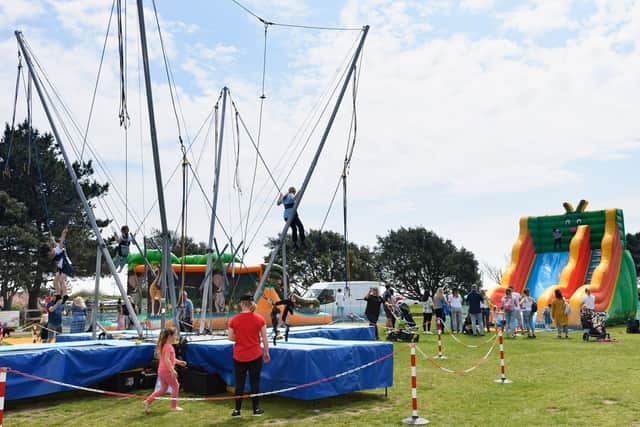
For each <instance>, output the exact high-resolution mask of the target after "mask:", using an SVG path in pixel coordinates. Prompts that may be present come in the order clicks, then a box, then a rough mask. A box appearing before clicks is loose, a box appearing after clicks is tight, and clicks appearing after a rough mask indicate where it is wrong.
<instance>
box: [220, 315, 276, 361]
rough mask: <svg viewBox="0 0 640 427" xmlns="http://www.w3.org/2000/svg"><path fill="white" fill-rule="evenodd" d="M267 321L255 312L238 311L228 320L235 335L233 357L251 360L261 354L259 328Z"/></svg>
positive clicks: (238, 359)
mask: <svg viewBox="0 0 640 427" xmlns="http://www.w3.org/2000/svg"><path fill="white" fill-rule="evenodd" d="M266 324H267V323H266V322H265V321H264V318H263V317H262V316H260V315H259V314H257V313H251V312H249V313H239V314H236V315H235V316H234V317H233V319H231V321H230V322H229V328H231V329H233V332H234V333H235V336H236V344H235V345H234V346H233V358H234V359H235V360H237V361H238V362H251V361H252V360H256V359H257V358H258V357H260V356H262V348H261V347H260V330H261V329H262V327H263V326H265V325H266Z"/></svg>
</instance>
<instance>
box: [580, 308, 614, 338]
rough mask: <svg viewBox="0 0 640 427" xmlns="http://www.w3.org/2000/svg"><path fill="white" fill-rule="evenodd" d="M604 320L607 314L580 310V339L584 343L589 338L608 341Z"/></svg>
mask: <svg viewBox="0 0 640 427" xmlns="http://www.w3.org/2000/svg"><path fill="white" fill-rule="evenodd" d="M606 320H607V313H603V312H597V311H593V310H582V312H581V313H580V323H582V329H584V333H583V334H582V339H583V340H584V341H589V339H590V338H595V339H609V338H610V336H609V334H608V333H607V328H606V327H605V322H606Z"/></svg>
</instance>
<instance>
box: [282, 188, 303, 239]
mask: <svg viewBox="0 0 640 427" xmlns="http://www.w3.org/2000/svg"><path fill="white" fill-rule="evenodd" d="M296 200H297V196H296V189H295V187H289V192H288V193H287V194H280V197H279V198H278V206H280V205H282V204H284V220H285V221H288V220H289V218H290V217H291V215H294V217H293V220H292V221H291V237H292V239H293V246H294V247H295V248H296V249H297V248H299V246H298V233H300V242H301V243H302V246H305V242H304V240H305V235H304V226H303V225H302V221H300V218H299V217H298V214H297V213H295V214H294V213H293V206H294V205H295V203H296Z"/></svg>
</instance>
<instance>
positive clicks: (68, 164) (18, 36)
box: [15, 31, 142, 338]
mask: <svg viewBox="0 0 640 427" xmlns="http://www.w3.org/2000/svg"><path fill="white" fill-rule="evenodd" d="M15 35H16V39H17V40H18V45H19V46H20V49H21V50H22V54H23V56H24V59H25V62H26V63H27V66H28V67H29V74H30V75H31V78H32V80H33V84H34V85H35V87H36V91H37V92H38V96H39V97H40V102H41V103H42V108H43V109H44V112H45V114H46V116H47V119H48V120H49V125H50V126H51V131H52V132H53V135H54V137H55V138H56V141H57V142H58V147H59V148H60V153H61V154H62V158H63V159H64V163H65V165H66V167H67V171H68V172H69V176H70V177H71V180H72V181H73V186H74V188H75V190H76V193H77V194H78V197H79V198H80V201H81V202H82V206H83V208H84V211H85V213H86V214H87V219H88V220H89V224H90V225H91V228H92V229H93V233H94V234H95V236H96V240H97V241H98V249H99V250H100V251H101V252H102V255H103V256H104V258H105V260H106V261H107V266H108V267H109V271H110V272H111V274H112V275H113V277H114V279H115V280H116V284H117V285H118V289H119V290H120V294H121V295H122V298H123V299H124V302H125V305H126V306H127V310H129V313H134V311H133V307H132V306H131V303H130V302H129V299H128V298H127V293H126V289H125V288H124V286H122V282H121V281H120V277H119V276H118V272H117V271H116V266H115V265H114V264H113V260H112V259H111V255H110V254H109V251H108V250H107V245H106V244H105V242H104V239H103V238H102V235H101V234H100V229H99V228H98V224H97V223H96V217H95V215H94V214H93V209H92V208H91V206H90V205H89V202H88V201H87V197H86V196H85V195H84V191H83V190H82V186H81V185H80V182H79V181H78V177H77V175H76V172H75V170H74V169H73V165H72V164H71V160H70V159H69V156H68V155H67V150H66V149H65V147H64V144H63V143H62V138H60V134H59V133H58V128H57V127H56V124H55V121H54V120H53V117H52V116H51V112H50V111H49V106H48V105H47V102H46V97H45V95H44V92H43V90H42V87H41V86H40V80H39V79H38V76H37V75H36V73H35V71H34V69H33V64H32V62H31V56H29V52H28V50H27V48H26V46H25V44H24V40H23V38H22V32H20V31H16V32H15ZM132 321H133V323H134V325H135V327H136V330H137V331H138V334H139V336H140V338H142V327H141V326H140V322H139V321H138V318H137V317H136V316H135V314H134V315H133V316H132Z"/></svg>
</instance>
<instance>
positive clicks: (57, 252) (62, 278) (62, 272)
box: [40, 227, 74, 304]
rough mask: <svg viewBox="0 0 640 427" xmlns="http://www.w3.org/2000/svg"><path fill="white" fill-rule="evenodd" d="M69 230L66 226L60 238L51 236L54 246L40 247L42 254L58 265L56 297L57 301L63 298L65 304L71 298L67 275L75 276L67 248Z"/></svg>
mask: <svg viewBox="0 0 640 427" xmlns="http://www.w3.org/2000/svg"><path fill="white" fill-rule="evenodd" d="M67 232H68V229H67V227H65V228H64V230H62V234H61V235H60V238H59V239H57V240H56V239H55V238H53V236H51V243H52V246H49V245H47V244H44V245H42V246H41V247H40V255H42V256H46V257H48V258H49V259H50V260H51V261H53V263H54V265H55V267H56V275H55V277H54V279H53V287H54V291H55V292H54V293H55V295H56V297H55V299H56V301H58V300H60V299H62V303H63V304H64V303H65V302H67V300H68V299H69V295H67V276H68V277H73V276H74V272H73V265H72V264H71V260H70V259H69V257H68V256H67V250H66V249H65V241H66V239H67Z"/></svg>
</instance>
